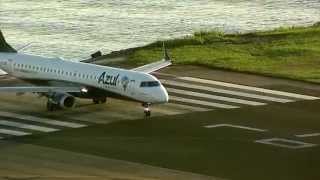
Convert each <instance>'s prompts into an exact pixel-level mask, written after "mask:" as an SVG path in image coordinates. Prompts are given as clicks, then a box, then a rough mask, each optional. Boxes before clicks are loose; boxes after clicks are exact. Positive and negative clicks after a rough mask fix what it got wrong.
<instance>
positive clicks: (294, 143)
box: [255, 138, 317, 149]
mask: <svg viewBox="0 0 320 180" xmlns="http://www.w3.org/2000/svg"><path fill="white" fill-rule="evenodd" d="M255 142H257V143H262V144H269V145H273V146H278V147H284V148H289V149H301V148H308V147H314V146H317V144H311V143H305V142H301V141H294V140H289V139H282V138H271V139H261V140H257V141H255ZM281 142H282V143H281ZM289 144H292V145H289Z"/></svg>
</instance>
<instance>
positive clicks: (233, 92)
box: [161, 80, 294, 103]
mask: <svg viewBox="0 0 320 180" xmlns="http://www.w3.org/2000/svg"><path fill="white" fill-rule="evenodd" d="M161 82H162V83H164V84H167V85H172V86H178V87H185V88H191V89H199V90H204V91H210V92H215V93H222V94H230V95H235V96H242V97H248V98H253V99H261V100H266V101H273V102H280V103H288V102H294V100H289V99H283V98H275V97H270V96H264V95H258V94H251V93H245V92H239V91H231V90H225V89H218V88H213V87H208V86H200V85H192V84H188V83H182V82H177V81H171V80H161Z"/></svg>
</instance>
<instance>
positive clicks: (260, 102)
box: [0, 73, 319, 139]
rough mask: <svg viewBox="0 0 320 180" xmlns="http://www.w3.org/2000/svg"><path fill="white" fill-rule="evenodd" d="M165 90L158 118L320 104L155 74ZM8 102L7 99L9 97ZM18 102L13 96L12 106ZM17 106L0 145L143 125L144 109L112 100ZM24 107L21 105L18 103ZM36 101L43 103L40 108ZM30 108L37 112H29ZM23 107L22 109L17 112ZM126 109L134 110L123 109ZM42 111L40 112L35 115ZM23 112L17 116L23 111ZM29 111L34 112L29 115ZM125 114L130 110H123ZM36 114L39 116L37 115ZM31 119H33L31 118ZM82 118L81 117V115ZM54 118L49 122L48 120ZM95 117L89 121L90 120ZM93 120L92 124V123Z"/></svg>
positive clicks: (4, 123)
mask: <svg viewBox="0 0 320 180" xmlns="http://www.w3.org/2000/svg"><path fill="white" fill-rule="evenodd" d="M156 76H158V77H159V78H160V81H161V82H162V83H163V84H164V86H165V87H166V88H167V91H168V93H169V97H170V102H169V103H168V104H164V105H157V106H154V107H153V112H154V113H153V114H154V116H163V115H174V114H183V113H189V112H196V111H210V110H218V109H229V110H230V111H231V110H232V109H238V108H243V107H247V106H264V105H268V104H272V103H291V102H295V101H312V100H318V99H319V97H315V96H310V95H307V94H298V93H292V92H286V91H279V90H270V89H265V88H260V87H253V86H247V85H241V84H235V83H227V82H222V81H215V80H209V79H202V78H196V77H188V76H175V75H172V74H161V73H158V74H156ZM0 79H1V81H2V82H6V81H10V80H11V81H12V80H13V78H11V77H9V76H0ZM6 97H8V96H6ZM15 97H16V96H14V95H13V96H12V97H11V100H12V99H13V98H15ZM18 97H19V98H18V99H15V100H14V101H11V103H10V101H7V100H6V99H3V98H2V101H1V104H2V107H3V108H2V109H0V139H6V138H11V137H17V136H26V135H31V134H38V133H53V132H57V131H61V130H63V129H67V128H83V127H87V126H90V125H92V124H97V123H110V122H113V121H117V120H127V119H141V118H142V117H143V116H142V115H143V114H142V112H141V110H142V109H141V107H140V105H139V104H137V103H132V102H125V101H119V100H111V101H110V102H108V104H107V105H94V106H92V107H91V105H90V104H88V101H80V103H79V104H78V107H77V108H76V109H75V110H70V112H68V111H69V110H63V111H58V112H54V115H52V114H48V112H44V109H45V107H41V106H44V103H43V104H42V105H41V104H39V102H40V101H41V102H43V101H45V99H37V98H36V97H34V96H23V98H21V96H18ZM19 100H21V101H20V103H21V104H20V103H17V102H19ZM35 101H39V102H38V103H37V102H35ZM28 103H31V104H30V107H32V106H33V105H32V103H36V104H34V106H33V108H30V107H26V106H25V105H26V104H27V106H28ZM19 106H20V108H19ZM123 106H127V107H130V109H129V110H128V109H127V108H122V107H123ZM39 107H41V109H37V108H39ZM23 108H24V110H23V111H24V112H26V111H27V113H23V111H22V112H20V113H19V112H16V110H17V109H23ZM28 108H30V109H29V110H28ZM125 109H127V110H125ZM37 111H38V112H39V113H37ZM30 113H32V114H33V115H30ZM80 114H81V115H80ZM48 115H49V116H51V117H50V118H49V117H47V116H48ZM90 117H91V118H90ZM92 117H94V118H92Z"/></svg>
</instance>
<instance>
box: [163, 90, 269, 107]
mask: <svg viewBox="0 0 320 180" xmlns="http://www.w3.org/2000/svg"><path fill="white" fill-rule="evenodd" d="M166 89H167V90H168V92H172V93H177V94H183V95H189V96H195V97H202V98H208V99H213V100H219V101H226V102H232V103H238V104H245V105H251V106H261V105H266V103H261V102H255V101H248V100H242V99H237V98H229V97H223V96H215V95H211V94H205V93H198V92H193V91H186V90H180V89H174V88H166Z"/></svg>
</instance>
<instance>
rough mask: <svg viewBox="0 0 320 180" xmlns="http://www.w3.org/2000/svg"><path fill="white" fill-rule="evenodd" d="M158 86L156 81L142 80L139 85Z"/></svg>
mask: <svg viewBox="0 0 320 180" xmlns="http://www.w3.org/2000/svg"><path fill="white" fill-rule="evenodd" d="M157 86H160V83H159V82H158V81H143V82H141V84H140V87H157Z"/></svg>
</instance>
